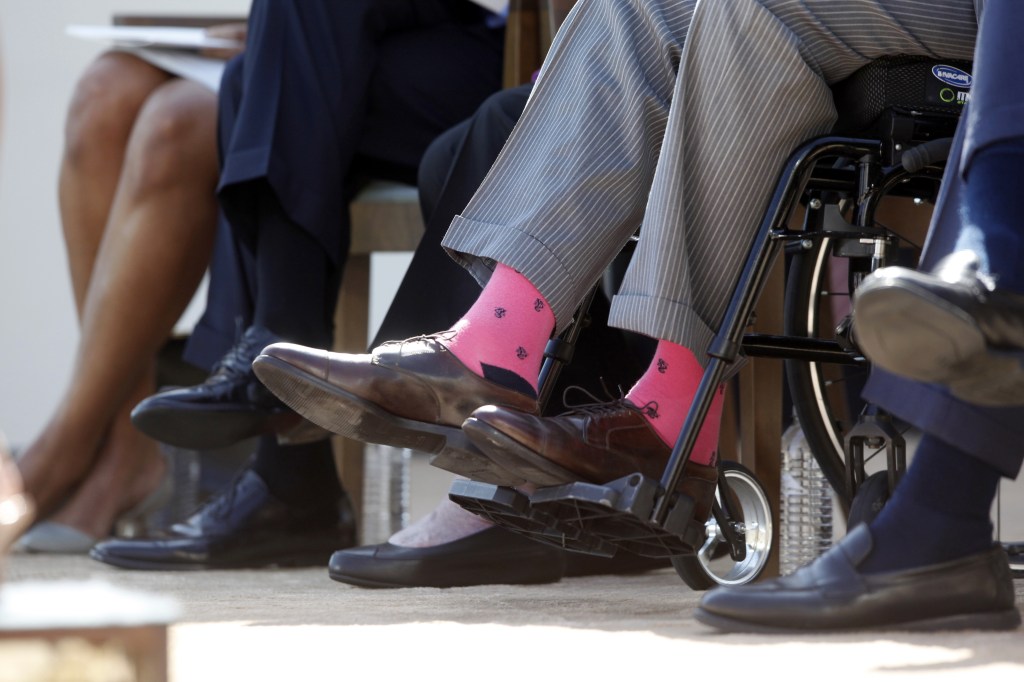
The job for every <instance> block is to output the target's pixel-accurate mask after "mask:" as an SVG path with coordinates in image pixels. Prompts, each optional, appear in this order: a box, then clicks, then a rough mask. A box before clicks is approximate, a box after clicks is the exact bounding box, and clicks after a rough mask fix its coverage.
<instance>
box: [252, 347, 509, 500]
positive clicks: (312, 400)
mask: <svg viewBox="0 0 1024 682" xmlns="http://www.w3.org/2000/svg"><path fill="white" fill-rule="evenodd" d="M252 366H253V371H254V372H255V373H256V376H257V378H259V380H260V381H262V382H263V384H264V385H265V386H266V387H267V388H269V389H270V390H271V391H272V392H273V393H274V395H276V396H277V397H278V398H279V399H280V400H281V401H282V402H284V404H286V405H287V406H288V407H290V408H292V409H293V410H295V411H296V412H298V413H299V414H300V415H302V416H303V417H305V418H306V419H308V420H309V421H311V422H313V423H314V424H316V425H317V426H321V427H323V428H325V429H327V430H328V431H330V432H331V433H336V434H338V435H341V436H345V437H346V438H351V439H353V440H357V441H361V442H364V443H376V444H379V445H387V446H390V447H394V448H408V449H410V450H417V451H419V452H425V453H428V454H430V455H433V456H432V458H431V460H430V464H431V465H432V466H435V467H437V468H439V469H444V470H445V471H450V472H452V473H455V474H459V475H462V476H466V477H468V478H472V479H474V480H478V481H483V482H485V483H493V484H494V485H509V486H519V485H523V484H524V483H525V482H526V481H524V480H523V479H522V478H521V477H519V476H517V475H516V474H514V473H513V472H510V471H507V470H504V469H501V468H500V467H496V466H494V464H493V463H492V462H491V461H490V460H489V459H488V458H487V457H485V456H484V455H483V454H482V453H481V452H480V451H479V450H478V449H477V448H476V446H475V445H474V444H473V443H472V442H470V440H469V439H468V438H467V437H466V434H464V433H463V432H462V430H461V429H460V428H459V427H457V426H446V425H444V424H431V423H428V422H420V421H415V420H412V419H406V418H404V417H399V416H397V415H394V414H391V413H390V412H388V411H386V410H383V409H381V408H380V407H378V406H377V405H375V404H374V403H372V402H370V401H368V400H366V399H364V398H361V397H359V396H357V395H354V394H352V393H349V392H347V391H345V390H343V389H340V388H338V387H337V386H334V385H333V384H330V383H328V382H326V381H324V380H322V379H319V378H317V377H314V376H311V375H309V374H308V373H306V372H304V371H302V370H301V369H299V368H297V367H295V366H294V365H290V364H288V363H287V362H285V361H283V360H280V359H278V358H275V357H272V356H269V355H260V356H259V357H257V358H256V360H255V361H253V365H252Z"/></svg>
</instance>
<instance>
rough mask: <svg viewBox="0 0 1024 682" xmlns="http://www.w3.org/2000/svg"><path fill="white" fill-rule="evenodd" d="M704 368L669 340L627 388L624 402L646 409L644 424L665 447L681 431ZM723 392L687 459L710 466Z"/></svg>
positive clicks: (661, 344) (716, 398)
mask: <svg viewBox="0 0 1024 682" xmlns="http://www.w3.org/2000/svg"><path fill="white" fill-rule="evenodd" d="M703 375H704V368H703V367H701V365H700V363H699V362H698V361H697V356H695V355H694V354H693V351H691V350H690V349H689V348H686V347H685V346H680V345H679V344H675V343H672V342H670V341H664V340H662V341H658V347H657V349H655V351H654V359H653V360H652V361H651V365H650V367H648V368H647V371H646V372H644V375H643V376H642V377H640V380H639V381H637V382H636V384H634V385H633V388H631V389H629V393H627V394H626V399H628V400H629V402H631V403H633V404H634V405H636V406H637V407H644V406H649V407H652V408H654V409H653V410H648V411H645V414H646V416H647V419H648V421H650V422H651V426H652V427H653V428H654V430H655V431H656V432H657V434H658V435H659V436H661V439H662V440H663V441H665V442H666V443H667V444H668V445H669V447H674V446H675V444H676V440H677V439H678V438H679V432H680V431H682V430H683V422H684V421H686V414H687V412H689V410H690V404H691V403H692V402H693V397H694V396H695V395H696V394H697V387H698V386H699V385H700V380H701V377H702V376H703ZM723 395H724V391H722V390H721V389H719V390H718V391H717V392H716V393H715V399H714V400H713V401H712V403H711V408H710V409H709V410H708V415H707V417H706V418H705V420H704V425H703V426H702V427H701V430H700V433H699V434H698V436H697V442H696V443H695V444H694V447H693V453H692V454H691V455H690V460H691V461H692V462H694V463H695V464H705V465H711V464H713V463H714V462H715V452H716V451H717V450H718V430H719V427H720V426H721V423H722V403H723Z"/></svg>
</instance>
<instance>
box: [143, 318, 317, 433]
mask: <svg viewBox="0 0 1024 682" xmlns="http://www.w3.org/2000/svg"><path fill="white" fill-rule="evenodd" d="M276 341H280V338H279V337H277V336H276V335H274V334H273V333H272V332H270V331H269V330H267V329H264V328H262V327H249V328H248V329H247V330H245V333H244V334H242V337H241V339H239V341H238V343H237V344H236V345H235V346H234V347H233V348H232V349H231V350H230V351H228V352H227V354H225V355H224V357H223V358H221V360H220V362H218V363H217V366H216V367H215V368H214V370H213V373H212V374H211V375H210V377H209V378H208V379H207V380H206V381H204V382H203V383H201V384H198V385H196V386H189V387H186V388H172V389H169V390H165V391H161V392H159V393H157V394H155V395H152V396H150V397H148V398H146V399H145V400H143V401H142V402H140V403H139V404H138V405H136V406H135V409H134V410H132V416H131V419H132V423H133V424H134V425H135V426H136V428H138V429H139V430H140V431H142V432H143V433H145V434H146V435H147V436H149V437H150V438H153V439H155V440H158V441H160V442H162V443H167V444H169V445H174V446H176V447H179V448H186V449H190V450H207V449H215V448H223V447H228V446H230V445H234V444H235V443H238V442H239V441H242V440H245V439H247V438H252V437H255V436H262V435H266V434H270V433H278V434H286V433H288V432H289V431H292V430H294V429H297V428H299V427H300V425H302V423H303V422H304V421H305V420H303V419H302V418H301V417H300V416H299V415H298V414H296V413H295V412H294V411H292V410H291V409H289V408H288V407H286V406H285V405H284V403H282V402H281V401H280V400H278V399H277V398H276V397H275V396H274V394H273V393H271V392H270V391H269V390H268V389H267V388H266V387H265V386H264V385H263V384H262V383H261V382H260V381H259V380H258V379H257V378H256V375H255V374H253V372H252V361H253V359H254V358H255V357H256V356H257V355H259V353H260V351H261V350H263V348H265V347H266V346H268V345H270V344H272V343H274V342H276ZM325 436H326V432H325V431H323V430H319V433H318V434H316V437H317V438H324V437H325ZM311 439H312V438H310V440H311ZM291 442H300V439H295V438H292V439H291Z"/></svg>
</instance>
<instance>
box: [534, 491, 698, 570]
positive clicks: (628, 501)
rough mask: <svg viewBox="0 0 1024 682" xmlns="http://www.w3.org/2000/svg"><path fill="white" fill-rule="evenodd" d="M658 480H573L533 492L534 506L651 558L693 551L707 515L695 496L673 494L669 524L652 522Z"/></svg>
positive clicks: (584, 531) (565, 523)
mask: <svg viewBox="0 0 1024 682" xmlns="http://www.w3.org/2000/svg"><path fill="white" fill-rule="evenodd" d="M659 490H660V484H659V483H658V481H655V480H653V479H650V478H647V477H646V476H642V475H641V474H632V475H630V476H626V477H624V478H620V479H618V480H615V481H612V482H611V483H608V484H606V485H596V484H593V483H582V482H577V483H568V484H565V485H561V486H553V487H549V488H542V489H540V490H538V491H537V492H535V493H534V494H533V495H531V496H530V504H531V508H532V509H533V510H535V512H542V513H544V514H545V515H547V516H550V517H552V518H554V519H556V520H557V522H558V523H559V524H560V525H561V526H569V527H571V528H575V529H578V532H579V533H580V534H581V535H585V536H592V537H595V538H597V539H599V540H601V541H604V542H607V543H609V544H611V545H614V546H615V547H617V548H619V549H622V550H625V551H628V552H632V553H634V554H639V555H641V556H647V557H669V556H677V555H682V554H692V553H693V552H694V551H695V550H696V549H697V548H699V547H700V546H701V545H702V544H703V543H704V540H705V536H706V530H705V524H704V521H705V519H701V520H697V521H695V520H694V519H693V506H694V504H693V500H692V499H691V498H690V497H689V496H687V495H680V494H678V493H675V494H673V496H672V498H671V499H670V501H669V505H670V506H669V512H668V515H667V517H666V519H665V522H664V524H657V523H654V522H653V521H652V520H651V514H652V513H653V511H654V506H655V503H656V502H657V501H658V498H659V497H660V493H659Z"/></svg>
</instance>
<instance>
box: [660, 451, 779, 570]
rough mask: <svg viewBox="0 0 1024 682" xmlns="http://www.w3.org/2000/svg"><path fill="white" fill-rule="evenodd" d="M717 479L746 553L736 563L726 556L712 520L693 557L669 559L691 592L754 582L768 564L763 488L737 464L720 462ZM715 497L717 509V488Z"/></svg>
mask: <svg viewBox="0 0 1024 682" xmlns="http://www.w3.org/2000/svg"><path fill="white" fill-rule="evenodd" d="M721 475H722V476H724V477H725V478H726V479H727V485H728V488H729V490H730V491H731V494H732V496H733V501H734V502H735V503H736V507H737V508H738V509H737V511H738V512H739V515H740V519H739V520H738V521H737V522H736V529H737V530H738V531H739V532H740V533H742V535H743V538H744V544H745V546H746V553H745V556H744V557H743V558H742V559H740V560H738V561H737V560H735V559H733V558H732V557H731V556H730V555H729V543H728V542H726V540H725V536H724V535H723V534H722V529H721V528H720V527H719V525H718V520H717V519H716V518H715V517H714V516H712V517H711V518H710V519H708V521H707V524H705V529H706V531H707V539H706V540H705V542H704V544H703V545H702V546H701V547H700V549H698V550H697V552H696V553H695V554H686V555H681V556H675V557H672V566H673V568H675V569H676V573H678V574H679V577H680V578H682V579H683V582H685V583H686V584H687V585H689V586H690V587H691V588H693V589H695V590H706V589H709V588H711V587H714V586H715V585H742V584H745V583H749V582H752V581H754V580H756V579H757V577H758V576H759V575H761V573H762V572H763V571H764V567H765V566H766V565H767V564H768V556H769V554H770V552H771V548H772V537H773V533H774V528H773V526H772V508H771V504H770V503H769V502H768V496H767V495H766V494H765V491H764V488H762V487H761V484H760V483H759V482H758V480H757V478H755V477H754V474H753V473H751V471H750V470H749V469H747V468H746V467H745V466H743V465H742V464H739V463H737V462H723V463H722V467H721ZM715 496H716V499H717V502H718V504H719V505H720V504H721V486H719V492H718V493H716V495H715Z"/></svg>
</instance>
